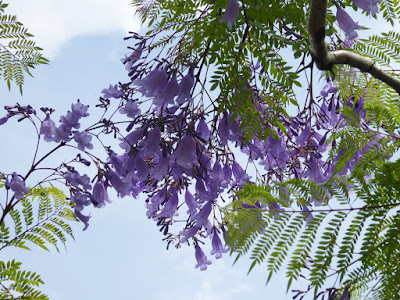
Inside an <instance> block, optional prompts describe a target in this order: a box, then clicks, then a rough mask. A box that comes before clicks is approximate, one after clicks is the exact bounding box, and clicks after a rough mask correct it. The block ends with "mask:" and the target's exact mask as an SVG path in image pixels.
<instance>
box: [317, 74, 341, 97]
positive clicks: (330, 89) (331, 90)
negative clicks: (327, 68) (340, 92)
mask: <svg viewBox="0 0 400 300" xmlns="http://www.w3.org/2000/svg"><path fill="white" fill-rule="evenodd" d="M336 92H337V87H335V86H334V85H333V80H332V79H331V78H328V79H327V81H326V84H325V86H324V88H323V89H322V91H321V93H320V95H321V96H322V97H324V98H326V97H328V95H329V94H330V93H336Z"/></svg>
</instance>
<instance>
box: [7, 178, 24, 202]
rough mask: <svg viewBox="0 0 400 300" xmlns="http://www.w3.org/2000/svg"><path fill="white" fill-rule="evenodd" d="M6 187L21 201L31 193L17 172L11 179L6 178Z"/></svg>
mask: <svg viewBox="0 0 400 300" xmlns="http://www.w3.org/2000/svg"><path fill="white" fill-rule="evenodd" d="M5 186H6V188H7V189H11V190H12V191H13V192H14V197H15V198H16V199H18V200H21V199H22V198H24V197H25V195H26V194H27V193H29V188H28V187H27V186H26V185H25V180H24V179H22V177H20V176H19V175H18V174H17V173H16V172H14V173H12V174H11V179H10V180H8V178H6V183H5Z"/></svg>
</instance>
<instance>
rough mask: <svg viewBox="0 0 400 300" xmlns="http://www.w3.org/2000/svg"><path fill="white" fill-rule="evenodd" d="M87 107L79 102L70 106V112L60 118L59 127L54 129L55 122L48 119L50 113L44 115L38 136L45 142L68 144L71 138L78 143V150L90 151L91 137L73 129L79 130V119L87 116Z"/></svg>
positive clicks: (91, 146)
mask: <svg viewBox="0 0 400 300" xmlns="http://www.w3.org/2000/svg"><path fill="white" fill-rule="evenodd" d="M88 107H89V106H85V105H83V104H82V103H81V102H79V100H78V102H77V103H75V104H72V105H71V111H69V112H68V113H67V114H66V115H65V116H62V117H61V118H60V123H61V124H60V125H59V126H58V127H56V124H55V122H54V121H53V120H52V119H51V118H50V113H47V114H46V118H45V119H44V120H43V122H42V125H41V127H40V134H42V135H44V140H45V141H47V142H52V141H53V142H56V143H59V142H69V141H70V140H71V138H72V136H73V138H74V140H75V141H76V142H77V143H78V148H79V149H80V150H82V151H83V150H84V149H85V147H86V148H88V149H92V148H93V145H92V144H90V140H91V139H92V137H91V136H88V135H87V133H85V132H79V131H76V130H74V129H79V128H80V123H79V121H80V119H81V118H82V117H87V116H89V113H88V112H87V110H88Z"/></svg>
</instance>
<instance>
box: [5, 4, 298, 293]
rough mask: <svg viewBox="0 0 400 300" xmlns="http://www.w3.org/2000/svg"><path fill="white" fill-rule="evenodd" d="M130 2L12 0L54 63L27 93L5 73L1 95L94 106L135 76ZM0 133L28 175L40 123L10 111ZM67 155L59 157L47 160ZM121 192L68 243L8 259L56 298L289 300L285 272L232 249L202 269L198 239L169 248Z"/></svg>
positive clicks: (11, 165) (11, 166) (62, 108)
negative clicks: (129, 59) (128, 56)
mask: <svg viewBox="0 0 400 300" xmlns="http://www.w3.org/2000/svg"><path fill="white" fill-rule="evenodd" d="M110 3H112V5H110ZM129 3H130V1H129V0H113V1H109V0H85V1H81V0H70V1H58V0H35V1H32V0H13V1H12V3H10V6H9V8H8V12H9V13H14V14H16V15H17V16H18V19H19V20H20V21H21V22H23V23H24V24H25V25H26V26H27V27H28V28H29V30H30V32H31V33H33V34H34V35H35V38H34V39H35V41H36V42H37V44H38V45H39V46H41V47H42V48H44V54H45V56H46V57H48V58H49V59H50V64H49V65H48V66H40V67H38V68H37V69H36V70H35V71H34V72H33V74H34V78H26V83H25V85H24V87H23V90H24V94H23V96H21V95H19V92H18V89H17V88H15V87H14V88H13V90H12V91H11V92H8V90H7V88H6V85H5V83H3V82H0V99H1V104H2V105H7V104H14V103H16V102H19V103H20V104H24V105H26V104H31V105H32V106H34V107H36V108H37V110H38V108H39V107H42V106H47V107H53V108H55V109H56V114H58V115H62V114H65V112H66V111H67V110H68V109H69V108H70V105H71V103H72V102H75V101H76V100H77V99H80V100H81V101H82V102H83V103H84V104H89V105H90V106H91V108H92V109H93V108H94V106H95V104H96V103H97V99H98V97H99V96H100V95H101V90H102V89H104V88H105V87H108V85H109V84H110V83H112V84H115V83H118V82H124V81H127V80H128V77H127V74H126V71H125V69H124V66H123V65H122V64H121V63H120V59H121V58H122V57H123V56H124V54H125V53H127V50H126V47H127V46H130V44H129V41H131V40H129V41H123V37H125V36H127V33H128V31H136V32H137V31H138V30H139V29H140V24H139V22H138V20H137V19H135V17H134V13H133V9H132V8H131V6H130V4H129ZM93 115H95V113H94V114H93ZM1 116H2V113H1V112H0V117H1ZM0 136H1V139H2V143H1V145H2V146H1V147H0V171H2V172H5V173H11V172H13V171H16V172H17V173H20V174H24V173H25V172H26V169H27V167H28V165H27V164H28V163H29V161H30V160H31V158H32V155H33V153H32V145H33V143H34V142H35V136H34V130H33V129H32V128H29V126H27V124H22V123H17V122H16V120H10V121H9V122H8V123H7V124H5V125H4V126H1V127H0ZM67 156H68V153H60V154H57V155H55V156H52V157H51V159H50V160H49V164H52V163H54V164H57V163H59V162H60V161H63V160H64V159H65V158H66V157H67ZM113 200H114V201H113V203H112V204H110V205H108V206H107V207H105V208H103V209H97V210H92V211H91V215H92V218H91V220H90V226H89V228H88V230H86V231H84V232H83V231H82V228H83V226H82V224H77V225H76V226H74V230H75V231H74V233H75V241H73V240H70V241H69V242H68V243H67V250H63V249H61V251H60V253H57V252H56V251H55V250H53V251H51V252H49V253H48V252H45V251H43V250H40V249H37V248H33V250H32V251H22V250H18V249H8V250H7V251H4V252H3V253H2V255H3V256H2V259H11V258H16V259H17V260H19V261H22V262H23V263H24V266H25V269H28V270H32V271H35V272H37V273H39V274H41V275H42V278H43V280H44V281H45V283H46V284H45V286H44V287H43V291H44V292H45V293H47V294H48V295H49V296H50V299H52V300H71V299H75V300H83V299H85V300H87V299H97V300H106V299H146V300H153V299H165V300H168V299H174V300H181V299H182V300H186V299H194V300H217V299H218V300H228V299H230V300H231V299H232V300H240V299H254V300H257V299H278V300H279V299H291V297H292V295H290V293H289V294H288V295H286V279H285V277H284V274H283V273H279V274H277V275H275V276H274V277H273V279H272V280H271V282H270V283H269V285H268V286H265V280H266V278H267V272H266V270H265V268H264V267H256V268H255V269H254V270H253V271H252V273H250V274H249V275H248V276H247V275H246V274H247V270H248V267H249V266H250V263H249V260H247V259H243V260H241V261H239V263H238V264H236V265H235V266H232V262H233V259H232V258H230V257H229V256H228V255H225V256H224V257H223V258H222V259H220V260H215V259H213V264H212V265H211V266H209V268H208V270H207V271H203V272H200V271H199V270H198V269H195V268H194V265H195V264H196V261H195V257H194V249H193V248H191V247H183V248H181V249H179V250H175V249H174V248H171V249H170V250H168V251H167V250H166V249H165V246H166V245H165V243H164V242H163V241H162V238H163V236H162V234H161V233H160V232H158V228H157V226H155V224H154V222H153V221H152V220H149V219H147V217H146V214H145V211H146V210H145V207H144V200H143V198H139V199H136V200H135V199H132V198H128V197H125V198H123V199H118V198H114V199H113ZM207 254H209V252H208V253H207Z"/></svg>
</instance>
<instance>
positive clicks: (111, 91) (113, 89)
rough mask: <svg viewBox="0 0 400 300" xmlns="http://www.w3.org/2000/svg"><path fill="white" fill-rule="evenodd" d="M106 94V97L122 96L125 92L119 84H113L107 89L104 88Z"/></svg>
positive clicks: (116, 97) (103, 91)
mask: <svg viewBox="0 0 400 300" xmlns="http://www.w3.org/2000/svg"><path fill="white" fill-rule="evenodd" d="M101 92H102V93H103V95H104V98H107V99H109V98H115V99H118V98H122V96H123V95H124V92H123V91H121V90H119V89H118V85H117V84H116V85H114V86H113V85H111V84H110V86H109V87H108V88H107V89H103V90H102V91H101Z"/></svg>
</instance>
